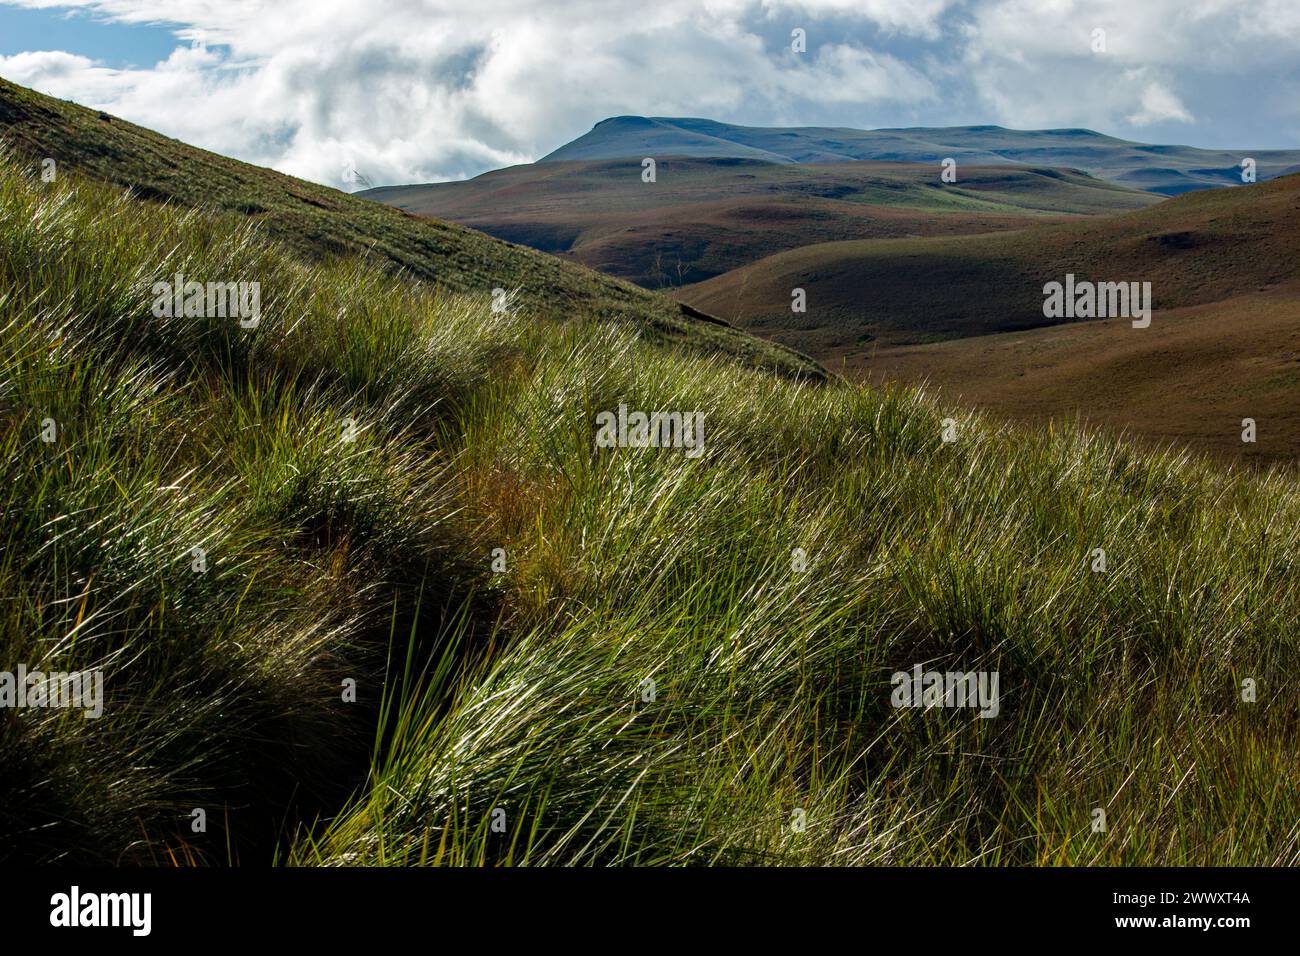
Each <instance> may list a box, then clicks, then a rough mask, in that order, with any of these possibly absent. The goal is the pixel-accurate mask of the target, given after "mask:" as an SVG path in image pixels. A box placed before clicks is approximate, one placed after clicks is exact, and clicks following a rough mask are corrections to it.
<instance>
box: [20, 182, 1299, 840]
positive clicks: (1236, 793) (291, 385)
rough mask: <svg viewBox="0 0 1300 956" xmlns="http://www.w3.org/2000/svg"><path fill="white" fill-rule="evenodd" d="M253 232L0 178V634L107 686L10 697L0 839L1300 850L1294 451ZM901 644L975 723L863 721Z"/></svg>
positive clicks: (871, 713) (886, 691)
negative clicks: (1162, 428) (1148, 434)
mask: <svg viewBox="0 0 1300 956" xmlns="http://www.w3.org/2000/svg"><path fill="white" fill-rule="evenodd" d="M270 232H271V230H269V229H268V227H267V226H266V225H264V224H263V225H261V226H258V225H255V224H250V223H249V222H248V221H247V220H246V219H244V218H242V217H235V216H231V215H214V214H209V213H202V212H195V211H186V210H183V209H179V208H163V207H160V206H158V205H157V204H153V203H142V202H139V201H136V200H132V199H130V198H126V197H124V196H122V195H121V194H119V193H118V192H117V191H115V190H112V189H109V188H104V187H102V186H99V185H96V184H94V183H91V182H87V181H81V180H77V179H75V178H72V179H69V178H67V177H64V178H61V179H60V180H59V181H58V182H56V183H41V182H39V181H38V180H36V179H35V178H34V177H33V176H32V174H31V171H30V169H29V168H28V167H27V166H26V165H24V166H22V167H20V166H19V165H17V164H15V163H13V162H10V161H6V162H4V163H2V164H0V303H2V304H0V316H2V317H3V318H2V319H0V339H2V340H3V341H0V441H2V442H3V444H4V449H3V450H4V454H3V457H2V458H0V463H2V464H0V467H2V468H3V474H2V475H0V479H2V481H0V488H2V489H3V490H2V491H0V508H3V525H0V529H2V530H0V536H2V537H0V555H2V557H0V595H3V598H4V604H3V613H0V666H2V667H4V668H12V667H14V666H16V664H17V663H18V662H25V663H27V664H29V665H31V666H35V665H36V664H38V663H39V664H40V665H41V666H42V667H44V668H46V669H49V670H52V669H61V670H76V669H85V668H93V667H102V668H103V669H104V672H105V675H106V678H105V685H106V691H107V699H106V702H105V711H104V716H103V717H102V718H101V719H99V720H84V719H82V717H81V716H80V714H78V713H69V712H60V711H52V710H46V711H41V710H23V711H15V712H8V713H4V714H0V765H3V766H4V767H5V770H6V772H5V774H3V775H2V776H0V856H3V858H5V859H6V860H9V861H15V860H32V861H39V862H52V861H59V862H63V861H91V862H106V863H118V862H131V863H149V862H159V863H177V864H190V863H200V864H222V863H227V862H238V863H243V864H265V863H268V862H270V861H272V860H276V861H279V862H286V863H296V864H322V863H323V864H347V863H350V864H357V863H360V864H411V863H429V864H433V863H437V864H471V865H480V864H481V865H492V864H611V863H638V864H756V863H776V864H818V865H835V864H861V863H905V864H967V863H979V864H1010V863H1028V864H1050V865H1056V864H1100V863H1106V864H1157V863H1161V864H1190V863H1201V864H1210V863H1213V864H1282V863H1295V862H1297V861H1298V860H1300V851H1298V848H1297V829H1296V820H1297V819H1300V767H1298V766H1297V764H1296V762H1295V759H1294V755H1295V753H1296V747H1297V743H1298V741H1297V729H1298V727H1300V723H1298V721H1297V717H1298V716H1300V715H1297V694H1296V686H1295V676H1294V675H1295V674H1296V673H1297V672H1298V671H1300V645H1298V644H1297V640H1296V634H1295V621H1296V620H1297V619H1300V574H1297V570H1298V569H1297V562H1298V560H1300V546H1298V544H1297V542H1298V541H1300V507H1298V506H1300V489H1298V488H1297V484H1296V474H1295V472H1294V469H1290V468H1288V469H1281V468H1278V469H1274V470H1272V471H1269V472H1266V473H1248V472H1245V471H1234V470H1231V469H1228V468H1224V467H1220V466H1216V465H1213V464H1211V463H1208V462H1206V461H1203V460H1200V459H1196V458H1192V457H1189V456H1187V455H1185V454H1180V453H1176V452H1172V451H1171V452H1167V453H1160V454H1157V453H1151V452H1146V451H1139V450H1137V449H1135V448H1134V447H1131V446H1129V445H1127V444H1125V443H1123V442H1121V441H1115V440H1112V439H1108V438H1103V437H1099V436H1097V435H1094V434H1090V433H1087V432H1083V431H1080V430H1078V429H1068V430H1064V431H1061V430H1057V431H1048V430H1039V431H1029V430H1019V429H1015V428H1012V427H1009V426H1003V425H995V424H992V423H990V422H987V421H984V420H982V419H980V418H978V417H972V416H969V415H967V414H964V413H962V412H961V411H960V410H954V409H950V408H944V407H941V406H940V405H938V404H937V403H936V402H934V401H933V400H932V399H930V398H928V397H926V396H925V395H923V394H919V393H917V392H914V391H908V390H875V389H868V388H862V387H858V386H855V385H851V384H847V383H842V382H837V381H833V382H829V383H826V384H821V385H813V384H809V383H806V382H799V381H795V380H791V379H790V378H789V377H785V376H779V375H774V374H771V373H768V372H764V371H762V370H758V369H754V368H752V367H750V366H749V365H747V364H746V363H745V362H744V361H737V360H736V357H735V356H734V355H730V354H719V353H715V354H702V353H701V352H700V351H699V350H692V349H686V350H683V349H675V348H668V347H666V345H665V343H664V342H663V341H662V340H659V339H657V338H656V337H655V336H654V335H653V334H651V333H650V332H649V331H648V330H647V328H646V326H645V325H644V324H643V323H640V322H637V321H632V320H628V321H623V320H618V319H614V320H610V319H609V317H608V316H603V315H597V314H587V315H582V314H579V315H574V316H572V317H571V318H572V320H571V321H569V322H566V323H555V322H553V321H551V320H550V319H549V318H546V317H539V316H535V315H533V314H531V313H530V312H529V311H528V310H527V309H521V310H519V311H518V312H517V313H516V314H513V315H494V314H493V313H492V312H491V310H490V305H489V300H488V298H487V296H486V295H465V294H460V293H454V292H451V291H449V290H447V289H445V288H439V289H434V288H430V287H429V285H428V284H425V283H418V282H414V281H412V280H411V279H410V278H409V277H400V276H397V277H395V276H393V275H391V274H389V273H388V272H387V271H386V270H384V269H382V268H380V267H379V266H378V265H377V264H376V263H374V262H373V261H368V260H365V259H363V258H338V259H332V260H329V261H324V262H316V263H305V262H304V261H303V259H302V257H301V256H300V255H299V254H297V253H295V252H294V251H292V250H290V249H286V248H284V247H283V246H282V245H281V244H279V243H278V242H275V241H271V239H272V238H273V237H272V236H270V235H268V233H270ZM177 271H182V272H184V273H186V275H187V276H191V277H194V278H197V279H199V280H200V281H203V280H209V279H211V280H221V281H234V280H238V279H247V280H254V279H255V280H257V281H260V282H261V287H262V321H261V324H260V325H259V326H258V327H257V328H256V329H253V330H246V329H241V328H240V327H239V325H238V323H237V322H235V321H233V320H230V319H159V318H155V317H154V316H153V315H152V314H151V311H150V308H149V304H150V295H149V291H148V284H147V283H148V282H149V281H152V280H153V279H154V278H159V277H167V276H170V275H172V274H174V273H175V272H177ZM620 402H626V403H627V404H628V405H629V406H631V407H633V408H642V409H647V410H697V411H702V412H704V413H705V415H706V426H707V427H706V438H705V454H704V455H703V457H701V458H699V459H698V460H692V459H689V458H687V457H685V456H684V455H683V454H682V452H681V451H680V450H676V451H674V450H655V449H643V450H635V449H598V448H596V447H595V444H594V440H593V436H594V419H595V415H596V413H597V412H599V411H603V410H609V409H613V408H615V407H617V405H618V403H620ZM950 417H951V418H954V419H956V420H957V440H956V441H955V442H953V443H944V442H943V441H941V434H942V431H943V427H944V426H943V421H944V419H945V418H950ZM47 418H50V419H53V420H54V421H55V422H56V423H57V424H58V426H59V436H58V439H57V441H55V442H53V443H45V442H43V441H42V440H41V437H40V433H41V427H42V422H43V421H44V420H45V419H47ZM349 419H351V421H352V422H353V423H354V424H355V425H356V428H357V431H356V437H355V439H354V440H352V441H347V440H344V435H345V432H344V431H343V427H344V424H345V423H346V422H347V421H348V420H349ZM194 547H201V548H203V549H204V550H205V552H206V555H207V570H206V571H203V572H195V571H193V570H192V569H191V549H192V548H194ZM1097 547H1104V548H1105V549H1106V550H1107V553H1108V555H1109V569H1108V570H1107V571H1106V572H1105V573H1093V572H1092V571H1091V570H1090V568H1089V562H1090V552H1091V551H1092V549H1094V548H1097ZM496 548H502V549H504V550H505V553H506V570H505V571H504V572H502V573H495V572H494V571H493V569H492V554H493V549H496ZM796 548H801V549H804V550H805V551H806V553H807V561H808V565H807V569H806V570H804V571H797V570H796V569H795V568H794V566H793V563H792V551H793V550H794V549H796ZM916 663H922V664H925V665H926V666H927V667H930V668H935V669H941V670H955V669H961V670H996V671H998V673H999V675H1000V682H1001V690H1002V700H1001V712H1000V714H999V715H998V716H997V717H995V718H991V719H987V720H985V719H980V718H978V717H976V716H974V715H973V714H972V713H971V712H969V711H962V710H931V711H911V710H895V709H893V708H892V707H891V705H890V694H891V685H890V679H889V678H890V674H891V673H892V672H893V671H896V670H909V669H910V668H911V667H912V665H913V664H916ZM1247 677H1249V678H1252V679H1254V680H1255V681H1256V682H1257V685H1258V688H1259V695H1258V700H1257V701H1256V702H1255V703H1243V702H1242V701H1241V699H1240V695H1239V692H1238V688H1239V686H1240V683H1241V681H1242V680H1243V679H1245V678H1247ZM349 678H351V679H355V680H356V681H357V687H358V700H357V702H356V703H348V702H344V700H343V699H342V686H343V682H344V681H345V680H347V679H349ZM647 679H651V680H653V681H654V694H653V700H647V699H646V697H648V696H650V695H647V694H645V689H646V688H647V686H648V685H646V683H645V682H646V680H647ZM196 807H198V808H204V809H205V810H206V811H207V817H208V830H207V832H206V833H194V832H193V831H192V829H191V827H190V820H191V817H190V812H191V810H192V809H193V808H196ZM1097 807H1102V808H1104V809H1105V810H1106V813H1107V829H1106V830H1105V832H1102V833H1094V832H1092V831H1091V827H1090V824H1091V823H1092V819H1093V817H1092V813H1093V810H1094V808H1097ZM498 810H499V811H501V813H497V812H496V811H498ZM796 811H802V819H804V820H805V821H806V826H804V827H795V826H793V825H792V824H793V822H794V820H795V819H796ZM496 821H500V822H501V825H502V827H503V832H498V830H497V829H494V826H493V824H494V822H496Z"/></svg>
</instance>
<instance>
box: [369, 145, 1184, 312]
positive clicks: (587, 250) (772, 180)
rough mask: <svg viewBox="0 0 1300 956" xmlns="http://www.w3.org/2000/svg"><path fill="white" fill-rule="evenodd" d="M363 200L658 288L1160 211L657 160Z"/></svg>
mask: <svg viewBox="0 0 1300 956" xmlns="http://www.w3.org/2000/svg"><path fill="white" fill-rule="evenodd" d="M359 195H363V196H365V197H366V198H371V199H377V200H379V201H381V202H385V203H388V204H390V205H393V206H396V207H398V208H399V209H402V210H405V211H406V212H410V213H415V214H418V215H421V216H431V217H435V218H438V219H447V220H451V221H454V222H458V223H461V224H463V225H467V226H472V227H473V228H475V229H481V230H483V231H484V232H487V233H489V234H491V235H494V236H498V237H500V238H502V239H507V240H510V241H511V242H518V243H522V244H524V245H528V246H531V247H533V248H535V249H540V250H542V251H544V252H550V253H553V254H556V255H560V256H563V257H565V258H570V259H573V260H576V261H578V262H581V263H582V264H584V265H587V266H590V267H592V268H594V269H599V270H600V271H602V272H605V273H607V274H610V275H616V276H619V277H621V278H624V279H628V280H631V281H633V282H636V283H638V284H640V285H643V286H647V287H651V288H656V287H663V286H680V285H686V284H689V283H693V282H699V281H701V280H704V279H708V278H712V277H713V276H716V275H720V274H722V273H724V272H728V271H730V270H732V269H735V268H737V267H739V266H741V265H744V264H746V263H748V262H753V261H754V260H756V259H760V258H763V257H764V256H767V255H771V254H773V253H776V252H781V251H784V250H787V249H793V248H796V247H798V246H801V245H807V244H810V243H818V242H827V241H833V240H840V239H850V238H852V239H862V238H888V237H904V236H938V235H959V234H966V233H977V232H988V231H998V230H1006V229H1012V228H1016V227H1019V226H1023V225H1025V224H1027V223H1029V222H1033V221H1035V220H1038V219H1041V218H1043V217H1046V216H1052V215H1065V214H1096V213H1103V212H1115V211H1120V210H1127V209H1137V208H1143V207H1145V206H1147V205H1150V204H1152V203H1155V202H1158V201H1159V200H1158V199H1157V198H1156V197H1154V196H1152V195H1151V194H1149V193H1143V192H1138V191H1135V190H1129V189H1124V188H1121V187H1117V186H1114V185H1111V184H1109V183H1105V182H1102V181H1100V180H1097V179H1093V178H1091V177H1088V176H1085V175H1082V174H1079V173H1074V172H1069V171H1061V170H1052V169H1030V168H1019V167H1013V168H1009V167H1006V166H1002V167H975V166H971V167H965V168H963V169H962V170H961V174H960V181H959V182H957V183H951V184H946V183H943V182H941V181H940V178H939V174H938V170H937V168H936V167H933V166H920V165H915V164H911V165H909V164H901V163H866V162H855V163H835V164H825V165H797V164H788V163H773V162H768V161H764V160H754V159H737V158H718V159H710V158H693V157H680V158H677V157H669V158H661V159H660V160H659V161H658V164H657V169H656V181H655V182H653V183H646V182H643V181H642V178H641V166H640V162H639V161H637V160H631V161H630V160H627V159H616V160H592V161H574V162H546V163H534V164H531V165H525V166H513V167H510V168H508V169H500V170H495V171H493V172H489V173H484V174H483V175H481V176H477V177H475V178H474V179H470V180H466V181H463V182H454V183H432V184H427V185H415V186H387V187H380V188H378V189H371V190H367V191H365V192H363V193H361V194H359Z"/></svg>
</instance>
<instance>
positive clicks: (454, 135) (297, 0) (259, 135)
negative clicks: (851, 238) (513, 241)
mask: <svg viewBox="0 0 1300 956" xmlns="http://www.w3.org/2000/svg"><path fill="white" fill-rule="evenodd" d="M796 30H801V31H803V36H804V38H805V49H803V50H802V51H796V50H795V49H794V46H795V43H794V41H793V39H792V37H793V36H794V31H796ZM0 76H3V77H5V78H6V79H9V80H12V81H13V82H16V83H21V84H23V85H24V86H30V87H33V88H35V89H37V90H39V91H41V92H43V93H48V94H51V95H53V96H58V97H61V98H64V99H69V100H73V101H75V102H77V103H81V104H83V105H85V106H90V107H93V108H96V109H101V110H104V111H106V112H109V113H113V114H115V115H118V116H121V117H124V118H125V119H128V120H130V121H132V122H135V123H138V124H140V125H142V126H147V127H150V128H151V129H155V130H158V131H159V132H162V133H165V134H166V135H168V136H172V137H175V138H177V139H180V140H184V141H185V142H188V143H192V144H194V145H197V146H201V147H204V148H207V149H211V150H214V151H216V152H220V153H224V154H226V155H229V156H234V157H237V158H239V159H243V160H246V161H249V162H253V163H257V164H259V165H262V166H270V167H273V168H275V169H278V170H281V171H283V172H286V173H289V174H292V175H295V176H301V177H304V178H307V179H311V180H315V181H316V182H321V183H325V184H327V185H331V186H338V187H340V188H355V186H354V185H352V183H354V182H355V179H353V178H352V177H351V176H349V170H356V171H357V172H358V173H360V175H361V176H362V177H364V179H365V180H366V181H367V182H369V183H371V184H373V185H383V184H392V183H412V182H436V181H443V180H451V179H464V178H467V177H470V176H474V175H477V174H479V173H481V172H485V171H487V170H489V169H495V168H499V167H501V166H509V165H514V164H517V163H527V162H531V161H533V160H535V159H537V158H538V157H540V156H542V155H544V154H546V153H548V152H550V151H551V150H553V149H555V148H556V147H558V146H560V145H562V144H564V143H566V142H568V141H570V140H572V139H574V138H576V137H577V136H580V135H582V134H583V133H585V132H586V131H587V130H589V129H590V128H591V127H592V126H593V125H595V124H596V123H597V122H598V121H600V120H602V119H605V118H606V117H609V116H618V115H628V114H631V115H644V116H698V117H707V118H710V119H716V120H721V121H723V122H730V123H739V124H744V125H756V126H822V125H829V126H850V127H857V128H863V129H871V128H879V127H893V126H957V125H983V124H997V125H1001V126H1009V127H1014V128H1021V129H1040V128H1047V127H1087V128H1089V129H1095V130H1098V131H1100V132H1103V133H1108V134H1110V135H1113V136H1120V137H1123V138H1126V139H1136V140H1141V141H1144V142H1155V143H1185V144H1190V145H1193V146H1206V147H1223V148H1249V149H1269V148H1296V147H1300V0H790V2H786V0H691V2H685V0H460V2H448V0H71V2H69V0H64V2H55V0H0Z"/></svg>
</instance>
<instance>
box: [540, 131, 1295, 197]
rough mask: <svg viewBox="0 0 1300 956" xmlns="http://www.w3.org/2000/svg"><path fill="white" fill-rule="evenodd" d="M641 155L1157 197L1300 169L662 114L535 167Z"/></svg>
mask: <svg viewBox="0 0 1300 956" xmlns="http://www.w3.org/2000/svg"><path fill="white" fill-rule="evenodd" d="M644 156H653V157H662V156H730V157H738V158H745V159H755V160H763V161H766V162H772V163H843V162H848V161H851V160H878V161H884V162H896V163H926V164H929V165H932V166H934V165H938V164H939V163H940V162H941V161H942V160H943V159H945V158H949V157H951V158H952V159H955V160H956V161H957V167H958V170H960V169H961V168H962V167H963V166H967V165H970V166H990V165H1001V164H1006V163H1015V164H1021V165H1028V166H1061V167H1068V168H1071V169H1079V170H1083V171H1084V172H1087V173H1089V174H1090V175H1092V176H1096V177H1097V178H1099V179H1104V180H1107V181H1109V182H1113V183H1118V184H1120V185H1124V186H1130V187H1133V188H1136V189H1144V190H1148V191H1150V192H1154V193H1160V194H1163V195H1177V194H1180V193H1184V192H1190V191H1192V190H1197V189H1208V188H1211V187H1214V186H1233V185H1240V184H1241V161H1242V160H1243V159H1244V158H1247V157H1249V158H1252V159H1254V160H1255V161H1256V164H1257V166H1256V175H1257V176H1258V178H1259V179H1261V180H1263V179H1270V178H1272V177H1274V176H1280V175H1283V174H1285V173H1289V172H1295V171H1297V170H1300V150H1264V149H1244V148H1243V149H1199V148H1196V147H1193V146H1162V145H1153V144H1149V143H1139V142H1133V141H1130V140H1125V139H1117V138H1116V137H1113V136H1106V135H1104V134H1102V133H1097V132H1094V131H1092V130H1088V129H1045V130H1015V129H1006V128H1004V127H1001V126H952V127H941V128H926V127H916V128H908V129H876V130H861V129H848V128H840V127H818V126H801V127H762V126H734V125H732V124H730V123H719V122H716V121H714V120H708V119H683V118H671V117H661V116H655V117H645V116H615V117H612V118H610V119H606V120H603V121H601V122H599V123H597V124H596V125H595V126H594V127H593V128H592V129H591V131H590V132H588V133H586V134H584V135H582V136H579V137H578V138H577V139H575V140H573V141H572V142H570V143H566V144H565V145H563V146H561V147H560V148H559V149H556V150H555V151H553V152H551V153H549V154H547V155H546V156H544V157H542V159H541V160H540V162H544V163H545V162H558V161H562V160H590V159H614V158H618V157H625V158H637V159H640V158H641V157H644Z"/></svg>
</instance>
